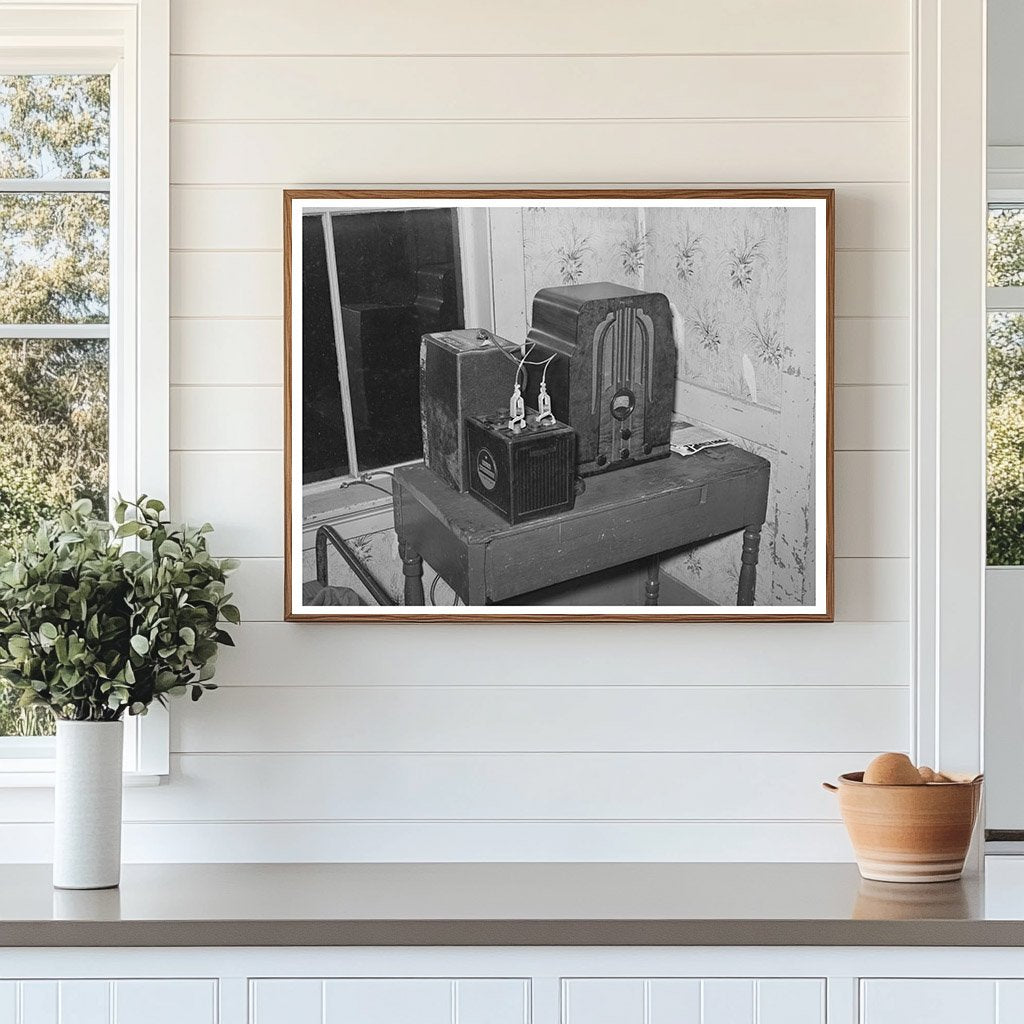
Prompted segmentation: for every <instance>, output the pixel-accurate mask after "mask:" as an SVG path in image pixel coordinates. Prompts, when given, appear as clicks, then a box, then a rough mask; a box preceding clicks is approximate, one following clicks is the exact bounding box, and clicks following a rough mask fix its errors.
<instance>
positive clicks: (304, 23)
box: [171, 0, 910, 54]
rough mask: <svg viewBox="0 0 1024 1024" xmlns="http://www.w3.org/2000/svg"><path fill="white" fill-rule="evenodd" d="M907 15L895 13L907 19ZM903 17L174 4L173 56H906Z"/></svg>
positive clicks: (734, 9)
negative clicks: (285, 54)
mask: <svg viewBox="0 0 1024 1024" xmlns="http://www.w3.org/2000/svg"><path fill="white" fill-rule="evenodd" d="M901 14H902V16H899V15H901ZM909 29H910V26H909V20H908V18H907V15H906V11H902V12H899V11H897V12H894V10H893V4H892V0H856V2H855V3H851V4H831V5H829V6H827V7H822V5H821V3H820V0H788V2H787V3H786V5H785V7H784V8H783V9H782V10H780V8H779V6H778V5H776V4H764V3H762V2H760V0H721V2H719V3H716V4H703V3H699V4H697V3H684V4H680V3H678V2H676V0H655V2H652V3H645V4H643V5H641V6H637V7H636V8H635V9H632V8H631V9H630V11H629V16H628V18H626V17H625V16H624V15H623V11H622V8H621V6H619V5H618V4H617V3H613V2H611V0H600V2H598V3H592V2H589V0H571V2H568V3H562V4H557V5H552V4H550V3H546V2H544V0H524V2H521V3H517V4H515V5H513V6H509V7H504V6H501V5H498V6H493V7H488V9H487V16H486V17H483V16H481V10H480V7H479V5H478V4H476V3H473V2H472V0H446V2H445V3H444V5H443V6H442V7H437V6H434V7H424V6H423V5H422V4H420V3H418V2H417V0H390V2H389V3H388V4H387V5H386V6H383V7H377V6H375V5H372V4H371V5H365V6H364V5H358V4H356V5H351V4H342V5H339V4H336V3H333V2H331V0H293V2H292V3H289V4H287V5H282V4H280V3H279V2H278V0H248V2H247V4H246V5H245V10H244V11H239V8H238V4H237V0H175V2H174V4H173V7H172V17H171V51H172V52H173V53H179V54H180V53H216V54H233V53H238V54H242V53H257V54H264V53H266V54H270V53H296V54H307V53H327V54H346V53H355V54H364V53H380V54H392V53H400V54H410V53H439V54H463V53H479V54H498V53H529V54H533V53H552V54H575V53H641V54H645V53H646V54H657V53H666V52H677V53H712V54H718V53H748V52H749V53H772V52H779V53H793V52H811V53H815V52H821V53H844V52H865V51H874V52H905V51H906V50H907V49H908V48H909V46H910V31H909Z"/></svg>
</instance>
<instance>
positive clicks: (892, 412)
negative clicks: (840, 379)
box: [835, 385, 911, 451]
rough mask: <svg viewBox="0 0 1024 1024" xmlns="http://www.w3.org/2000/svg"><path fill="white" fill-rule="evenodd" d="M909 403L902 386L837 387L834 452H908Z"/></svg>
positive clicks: (908, 389)
mask: <svg viewBox="0 0 1024 1024" xmlns="http://www.w3.org/2000/svg"><path fill="white" fill-rule="evenodd" d="M910 400H911V395H910V388H909V387H907V386H905V385H891V386H887V387H879V386H874V387H854V386H849V385H847V386H840V387H837V388H836V390H835V447H836V451H908V450H909V449H910Z"/></svg>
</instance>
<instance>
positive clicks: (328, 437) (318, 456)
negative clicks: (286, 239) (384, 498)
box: [302, 216, 349, 484]
mask: <svg viewBox="0 0 1024 1024" xmlns="http://www.w3.org/2000/svg"><path fill="white" fill-rule="evenodd" d="M302 265H303V274H302V482H303V483H304V484H309V483H315V482H316V481H318V480H330V479H332V478H333V477H338V476H346V475H347V474H348V472H349V464H348V444H347V439H346V434H345V414H344V410H343V408H342V404H341V403H342V399H341V383H340V381H339V380H338V350H337V348H336V346H335V339H334V317H333V315H332V309H331V293H330V286H329V283H328V280H327V250H326V248H325V246H324V228H323V218H322V217H320V216H310V217H303V218H302Z"/></svg>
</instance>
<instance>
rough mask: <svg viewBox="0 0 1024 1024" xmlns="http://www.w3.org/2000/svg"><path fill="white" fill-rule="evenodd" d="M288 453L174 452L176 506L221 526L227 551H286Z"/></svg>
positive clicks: (219, 548) (216, 543)
mask: <svg viewBox="0 0 1024 1024" xmlns="http://www.w3.org/2000/svg"><path fill="white" fill-rule="evenodd" d="M283 492H284V456H283V454H282V453H281V452H280V451H274V452H243V451H218V452H175V451H172V452H171V507H172V508H173V509H174V514H175V515H176V516H177V517H178V518H180V519H183V520H185V521H186V522H198V523H202V522H211V523H214V524H215V526H216V528H217V529H216V532H215V533H214V534H213V535H212V538H211V541H210V545H211V547H212V548H213V549H214V551H216V552H219V553H222V554H229V553H231V554H236V555H248V556H257V557H259V556H274V555H276V556H278V557H280V556H282V555H283V554H284V494H283Z"/></svg>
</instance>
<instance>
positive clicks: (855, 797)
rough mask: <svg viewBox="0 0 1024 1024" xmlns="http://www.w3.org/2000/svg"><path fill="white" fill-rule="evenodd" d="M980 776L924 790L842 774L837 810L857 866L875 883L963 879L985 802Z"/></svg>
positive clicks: (830, 787)
mask: <svg viewBox="0 0 1024 1024" xmlns="http://www.w3.org/2000/svg"><path fill="white" fill-rule="evenodd" d="M981 783H982V778H981V776H980V775H978V776H971V777H967V776H965V777H963V779H962V781H957V782H936V783H929V784H927V785H921V786H876V785H871V784H869V783H866V782H864V773H863V772H849V773H848V774H846V775H840V776H839V785H838V786H833V785H832V784H831V783H823V785H824V786H825V788H826V789H828V790H831V791H832V792H835V793H838V796H839V811H840V813H841V814H842V816H843V824H844V825H845V826H846V831H847V832H848V833H849V836H850V842H851V843H852V844H853V852H854V854H855V855H856V857H857V867H858V868H860V873H861V875H863V877H864V878H869V879H872V880H874V881H877V882H951V881H954V880H955V879H957V878H959V877H960V875H961V873H962V872H963V868H964V860H965V858H966V857H967V851H968V849H969V848H970V845H971V836H972V834H973V832H974V825H975V823H976V821H977V819H978V808H979V806H980V804H981Z"/></svg>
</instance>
